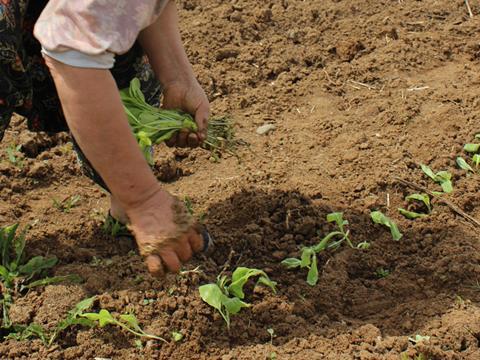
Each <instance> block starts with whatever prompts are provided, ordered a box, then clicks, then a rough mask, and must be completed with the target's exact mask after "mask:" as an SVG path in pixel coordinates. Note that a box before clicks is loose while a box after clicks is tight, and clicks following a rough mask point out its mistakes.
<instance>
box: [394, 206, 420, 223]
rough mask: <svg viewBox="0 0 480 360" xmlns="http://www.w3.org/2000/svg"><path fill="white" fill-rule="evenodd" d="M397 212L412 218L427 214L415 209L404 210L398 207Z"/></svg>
mask: <svg viewBox="0 0 480 360" xmlns="http://www.w3.org/2000/svg"><path fill="white" fill-rule="evenodd" d="M398 212H399V213H400V214H402V215H403V216H405V217H406V218H407V219H410V220H414V219H418V218H422V217H425V216H427V214H421V213H417V212H415V211H410V210H406V209H403V208H398Z"/></svg>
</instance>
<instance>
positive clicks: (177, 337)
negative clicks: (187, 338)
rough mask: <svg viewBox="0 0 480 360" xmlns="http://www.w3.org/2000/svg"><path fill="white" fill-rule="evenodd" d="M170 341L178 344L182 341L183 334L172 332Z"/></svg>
mask: <svg viewBox="0 0 480 360" xmlns="http://www.w3.org/2000/svg"><path fill="white" fill-rule="evenodd" d="M172 339H173V341H175V342H179V341H182V340H183V334H182V333H181V332H178V331H172Z"/></svg>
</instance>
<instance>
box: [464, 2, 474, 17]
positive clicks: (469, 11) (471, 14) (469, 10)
mask: <svg viewBox="0 0 480 360" xmlns="http://www.w3.org/2000/svg"><path fill="white" fill-rule="evenodd" d="M465 5H466V6H467V10H468V15H470V17H471V18H473V12H472V8H471V7H470V2H469V1H468V0H465Z"/></svg>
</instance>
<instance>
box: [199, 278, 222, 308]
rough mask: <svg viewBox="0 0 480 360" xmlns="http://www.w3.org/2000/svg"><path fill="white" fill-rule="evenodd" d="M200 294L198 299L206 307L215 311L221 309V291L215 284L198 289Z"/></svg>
mask: <svg viewBox="0 0 480 360" xmlns="http://www.w3.org/2000/svg"><path fill="white" fill-rule="evenodd" d="M198 291H199V292H200V297H201V298H202V300H203V301H205V302H206V303H207V304H208V305H210V306H212V307H214V308H215V309H217V310H221V309H222V295H224V294H223V293H222V290H220V288H219V287H218V285H217V284H206V285H202V286H200V287H199V288H198Z"/></svg>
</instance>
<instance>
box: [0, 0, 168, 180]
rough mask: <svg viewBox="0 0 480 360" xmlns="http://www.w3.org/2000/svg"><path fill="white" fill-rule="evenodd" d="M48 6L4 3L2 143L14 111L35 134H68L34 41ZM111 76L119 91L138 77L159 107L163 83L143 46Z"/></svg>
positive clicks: (0, 32) (35, 0)
mask: <svg viewBox="0 0 480 360" xmlns="http://www.w3.org/2000/svg"><path fill="white" fill-rule="evenodd" d="M72 1H73V0H72ZM47 3H48V0H31V1H28V0H0V141H1V140H2V138H3V135H4V132H5V129H6V128H7V127H8V125H9V123H10V118H11V117H12V114H13V113H14V112H15V113H18V114H20V115H23V116H25V117H26V119H27V122H28V128H29V129H30V130H31V131H45V132H53V133H54V132H60V131H66V130H68V128H67V124H66V122H65V118H64V116H63V112H62V107H61V104H60V101H59V99H58V95H57V92H56V90H55V84H54V82H53V79H52V77H51V75H50V73H49V70H48V68H47V66H46V65H45V62H44V59H43V57H42V54H41V52H40V50H41V46H40V44H39V42H38V41H37V40H36V39H35V38H34V36H33V27H34V24H35V22H36V20H37V19H38V17H39V15H40V13H41V12H42V10H43V8H44V7H45V5H46V4H47ZM111 72H112V75H113V77H114V78H115V81H116V82H117V86H118V87H119V89H122V88H125V87H128V85H129V83H130V80H131V79H133V78H134V77H138V78H139V79H140V80H141V82H142V91H143V92H144V93H145V96H146V99H147V101H148V102H150V103H151V104H152V105H156V104H158V101H159V96H160V84H159V83H158V81H157V80H156V79H155V76H154V74H153V71H152V69H151V67H150V66H149V64H148V62H147V61H146V59H145V56H144V54H143V50H142V48H141V47H140V45H139V44H138V43H135V45H134V46H133V47H132V49H130V51H129V52H127V53H126V54H124V55H121V56H116V58H115V66H114V68H113V69H112V70H111ZM76 149H77V151H79V149H78V147H76ZM79 158H80V159H81V160H82V162H83V163H84V166H83V167H84V170H85V172H86V173H87V175H88V176H89V177H91V178H93V179H94V181H96V182H97V183H99V184H100V185H101V186H103V187H105V184H104V183H103V181H101V179H100V177H99V176H98V175H97V174H96V172H95V171H94V170H93V168H91V166H89V164H88V161H87V160H86V158H85V156H83V154H82V153H81V152H80V153H79Z"/></svg>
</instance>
